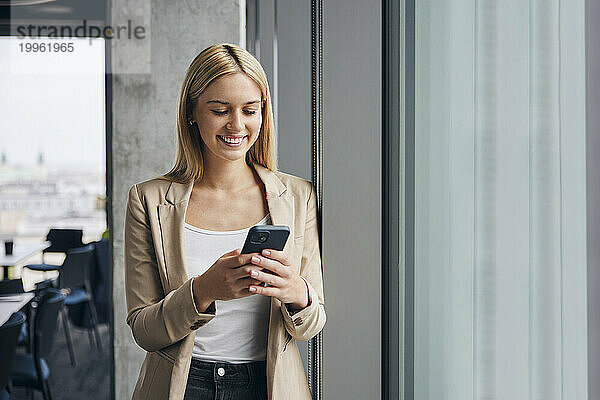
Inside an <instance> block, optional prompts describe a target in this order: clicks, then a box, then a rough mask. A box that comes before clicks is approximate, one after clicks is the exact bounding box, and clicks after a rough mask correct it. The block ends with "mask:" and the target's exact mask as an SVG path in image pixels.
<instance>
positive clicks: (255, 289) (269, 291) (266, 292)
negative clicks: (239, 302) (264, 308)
mask: <svg viewBox="0 0 600 400" xmlns="http://www.w3.org/2000/svg"><path fill="white" fill-rule="evenodd" d="M248 291H249V292H250V293H254V294H262V295H263V296H271V297H277V296H278V295H279V294H280V293H281V290H280V289H279V288H278V287H276V286H267V287H263V286H250V287H249V288H248Z"/></svg>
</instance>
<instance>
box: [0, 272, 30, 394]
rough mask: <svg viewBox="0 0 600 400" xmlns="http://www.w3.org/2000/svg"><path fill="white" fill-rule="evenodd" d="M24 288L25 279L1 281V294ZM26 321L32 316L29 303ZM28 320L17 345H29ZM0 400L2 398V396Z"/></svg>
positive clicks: (19, 290)
mask: <svg viewBox="0 0 600 400" xmlns="http://www.w3.org/2000/svg"><path fill="white" fill-rule="evenodd" d="M24 292H25V290H24V289H23V281H22V280H21V279H3V280H1V281H0V296H2V295H10V294H15V293H24ZM25 310H26V313H27V315H26V317H25V321H27V319H29V318H30V317H31V315H30V309H29V305H28V306H27V308H26V309H25ZM27 331H28V328H27V322H25V323H24V324H23V326H22V327H21V333H20V334H19V339H18V341H17V346H19V345H23V346H29V335H28V332H27ZM0 400H2V398H1V397H0Z"/></svg>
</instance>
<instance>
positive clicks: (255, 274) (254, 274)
mask: <svg viewBox="0 0 600 400" xmlns="http://www.w3.org/2000/svg"><path fill="white" fill-rule="evenodd" d="M250 275H252V276H258V272H257V271H252V272H251V273H250Z"/></svg>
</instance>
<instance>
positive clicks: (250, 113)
mask: <svg viewBox="0 0 600 400" xmlns="http://www.w3.org/2000/svg"><path fill="white" fill-rule="evenodd" d="M244 112H245V113H246V114H248V115H254V114H256V111H255V110H244Z"/></svg>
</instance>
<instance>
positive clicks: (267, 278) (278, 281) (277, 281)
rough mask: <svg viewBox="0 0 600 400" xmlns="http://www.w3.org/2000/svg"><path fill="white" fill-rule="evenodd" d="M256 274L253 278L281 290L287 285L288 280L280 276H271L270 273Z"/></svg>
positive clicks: (258, 272) (259, 272) (257, 272)
mask: <svg viewBox="0 0 600 400" xmlns="http://www.w3.org/2000/svg"><path fill="white" fill-rule="evenodd" d="M255 272H256V275H251V276H252V278H254V279H258V280H259V281H261V282H265V283H267V284H268V285H271V286H277V287H279V288H281V287H284V286H285V285H286V279H284V278H282V277H280V276H277V275H273V274H269V273H266V272H262V271H255Z"/></svg>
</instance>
